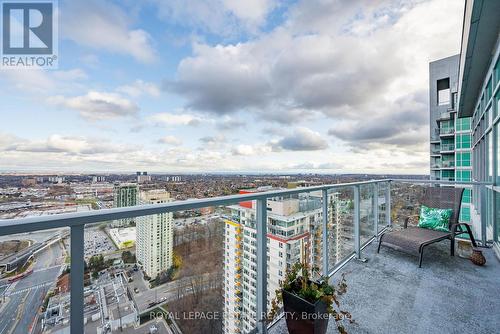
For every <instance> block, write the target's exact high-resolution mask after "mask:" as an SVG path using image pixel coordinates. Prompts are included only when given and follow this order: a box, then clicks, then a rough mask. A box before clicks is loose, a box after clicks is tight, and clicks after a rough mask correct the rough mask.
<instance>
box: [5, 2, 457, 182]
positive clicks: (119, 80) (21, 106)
mask: <svg viewBox="0 0 500 334" xmlns="http://www.w3.org/2000/svg"><path fill="white" fill-rule="evenodd" d="M218 5H219V6H215V7H217V8H218V9H217V10H216V11H215V13H214V15H215V16H216V17H217V18H218V20H214V19H213V16H207V15H206V13H207V11H206V9H207V8H211V9H213V8H212V7H211V6H210V5H209V4H208V3H206V2H201V3H198V4H196V3H195V2H188V3H186V5H185V6H183V7H182V8H181V7H180V6H177V5H175V4H171V3H162V4H159V3H156V2H151V3H148V4H130V3H126V4H117V3H113V2H107V1H105V2H103V1H101V2H99V3H97V2H96V3H92V4H88V3H84V2H73V1H72V2H71V3H66V2H61V3H60V15H59V21H60V59H59V69H58V70H51V71H43V70H22V71H4V73H5V75H3V76H2V77H1V78H0V87H2V88H3V89H2V92H1V93H0V96H1V98H2V101H4V103H3V105H2V107H3V108H2V114H3V116H4V122H2V124H1V125H0V159H1V160H2V162H3V163H2V167H1V168H2V171H47V172H50V171H52V172H55V171H58V172H59V171H60V172H69V171H81V172H97V171H100V172H107V171H109V172H128V171H134V170H148V171H150V172H153V173H154V172H172V173H197V172H240V171H242V172H256V171H259V172H270V171H272V172H276V173H280V172H293V173H296V172H304V171H308V172H311V171H312V172H319V173H339V172H343V173H400V172H401V171H402V170H404V171H405V173H407V174H409V173H414V174H426V173H427V171H428V167H429V164H428V161H429V157H428V153H427V152H428V139H429V138H428V135H427V131H426V129H427V127H428V126H429V124H428V117H427V115H428V93H427V92H428V87H427V86H428V85H427V80H428V77H427V70H426V69H427V66H428V63H429V61H432V60H436V59H439V58H443V57H446V56H448V55H450V54H456V53H458V52H459V49H460V30H459V29H456V27H457V26H460V24H461V19H462V14H463V3H461V2H460V1H449V0H448V1H445V0H429V1H408V2H397V3H395V2H391V1H382V2H377V3H373V2H367V1H365V2H359V3H356V4H347V3H342V2H332V3H330V4H322V3H317V2H311V1H308V2H305V1H297V2H290V3H285V4H278V3H276V2H274V1H259V2H252V3H246V2H239V4H238V5H235V4H229V3H228V2H225V1H221V2H220V3H218ZM109 12H112V13H113V15H112V16H111V17H108V16H107V13H109ZM424 13H425V15H423V14H424ZM105 17H106V19H104V18H105ZM74 22H89V23H91V25H92V29H89V28H88V27H86V25H85V24H82V25H77V24H74ZM309 22H314V24H309ZM332 22H334V23H332ZM99 31H107V32H108V33H107V34H100V33H99ZM356 52H357V53H356ZM359 52H362V54H360V53H359ZM123 68H126V69H127V71H124V70H123ZM324 87H329V88H328V89H327V90H325V88H324ZM242 92H245V93H244V94H243V93H242ZM40 122H43V124H44V126H43V127H40V126H39V125H40ZM34 161H36V164H35V163H34Z"/></svg>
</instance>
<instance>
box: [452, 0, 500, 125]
mask: <svg viewBox="0 0 500 334" xmlns="http://www.w3.org/2000/svg"><path fill="white" fill-rule="evenodd" d="M499 17H500V1H497V0H467V3H466V9H465V15H464V25H463V26H464V28H463V29H464V30H463V32H462V50H461V54H460V78H459V84H460V87H459V92H460V96H459V107H458V110H459V116H460V117H469V116H472V114H473V113H474V108H475V106H476V101H477V99H478V97H479V94H480V93H481V90H482V85H483V81H484V78H485V75H486V74H487V72H488V68H489V65H490V61H491V58H492V54H491V53H492V50H493V48H494V46H495V43H496V42H497V40H498V36H499V32H500V19H499Z"/></svg>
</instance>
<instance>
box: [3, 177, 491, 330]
mask: <svg viewBox="0 0 500 334" xmlns="http://www.w3.org/2000/svg"><path fill="white" fill-rule="evenodd" d="M392 182H398V183H414V184H431V185H437V184H441V185H469V186H479V187H481V190H482V191H481V197H484V199H482V200H481V204H482V205H481V208H480V210H481V216H482V217H481V231H482V244H483V245H485V244H486V205H485V204H483V202H484V203H485V201H486V199H485V198H486V186H487V185H489V186H491V183H489V182H456V181H441V180H411V179H379V180H370V181H362V182H350V183H338V184H329V185H321V186H314V187H304V188H294V189H286V190H275V191H267V192H259V193H249V194H239V195H231V196H222V197H212V198H205V199H194V200H187V201H177V202H169V203H162V204H148V205H139V206H133V207H124V208H114V209H104V210H95V211H90V212H77V213H68V214H60V215H51V216H42V217H29V218H22V219H8V220H0V236H3V235H10V234H17V233H26V232H34V231H40V230H48V229H55V228H64V227H69V228H70V231H71V246H70V250H71V254H70V257H71V271H70V278H71V283H70V287H71V291H70V294H71V308H70V312H71V314H70V329H71V333H72V334H83V333H84V288H83V286H84V228H85V225H86V224H92V223H99V222H103V221H111V220H117V219H123V218H132V217H139V216H147V215H152V214H160V213H167V212H175V211H183V210H190V209H200V208H203V207H208V206H221V205H224V206H225V205H232V204H236V203H238V202H245V201H252V200H255V201H256V203H257V206H256V220H257V224H256V225H257V226H256V229H257V305H256V310H257V318H256V320H257V331H258V333H266V332H267V326H266V325H267V322H266V314H267V262H266V261H267V247H266V245H267V228H266V222H267V200H268V199H269V198H272V197H278V196H288V195H296V194H299V193H307V192H312V191H321V192H322V199H323V206H322V209H323V222H322V232H323V233H322V243H323V247H322V252H323V254H322V255H323V270H324V272H326V273H328V275H327V276H329V277H331V276H332V275H333V274H334V273H335V272H337V271H338V270H339V269H340V268H342V267H343V266H344V265H345V264H346V263H347V262H349V261H350V260H351V259H353V258H354V257H357V258H361V252H362V250H363V249H364V248H365V247H366V246H367V245H368V244H369V243H370V242H372V241H373V240H375V239H376V238H378V236H379V235H380V233H382V232H383V231H384V230H385V229H386V228H387V227H389V226H391V224H392V220H391V183H392ZM380 184H386V189H385V194H384V197H385V218H386V221H385V224H386V227H384V228H383V229H381V230H380V231H379V221H378V214H379V210H378V206H379V202H378V200H379V186H380ZM365 185H373V197H374V199H373V200H374V210H373V215H374V230H373V236H372V237H371V238H370V239H369V240H366V241H365V242H364V243H363V244H361V239H360V186H365ZM348 187H352V188H353V190H354V217H353V220H354V238H355V239H354V240H355V249H354V252H353V253H351V254H350V255H348V256H346V258H345V259H343V260H342V261H340V262H339V263H337V264H336V265H335V266H334V267H333V268H329V257H328V253H329V252H328V250H329V248H328V226H327V224H328V191H329V190H334V189H339V188H348ZM375 203H376V205H375ZM492 214H493V213H492Z"/></svg>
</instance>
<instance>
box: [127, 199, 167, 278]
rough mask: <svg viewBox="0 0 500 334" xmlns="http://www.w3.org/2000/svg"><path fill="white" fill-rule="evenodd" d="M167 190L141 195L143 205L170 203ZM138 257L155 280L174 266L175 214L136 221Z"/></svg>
mask: <svg viewBox="0 0 500 334" xmlns="http://www.w3.org/2000/svg"><path fill="white" fill-rule="evenodd" d="M170 201H171V198H170V194H169V193H168V192H167V191H165V190H150V191H145V192H142V193H141V195H140V203H141V204H158V203H167V202H170ZM136 221H137V223H136V224H137V225H136V229H137V239H136V257H137V262H138V263H139V264H140V265H141V266H142V268H143V270H144V271H145V272H146V274H147V275H148V276H149V277H151V278H155V277H156V276H157V275H158V274H159V273H160V272H162V271H164V270H167V269H168V268H170V267H171V266H172V256H173V254H172V252H173V250H172V247H173V233H174V232H173V214H172V213H171V212H170V213H160V214H156V215H149V216H143V217H139V218H137V219H136Z"/></svg>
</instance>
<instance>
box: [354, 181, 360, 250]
mask: <svg viewBox="0 0 500 334" xmlns="http://www.w3.org/2000/svg"><path fill="white" fill-rule="evenodd" d="M359 202H360V200H359V186H354V251H355V252H356V258H358V259H361V240H360V231H359V228H360V226H359V218H360V217H359V216H360V208H359V207H360V205H359V204H360V203H359Z"/></svg>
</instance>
